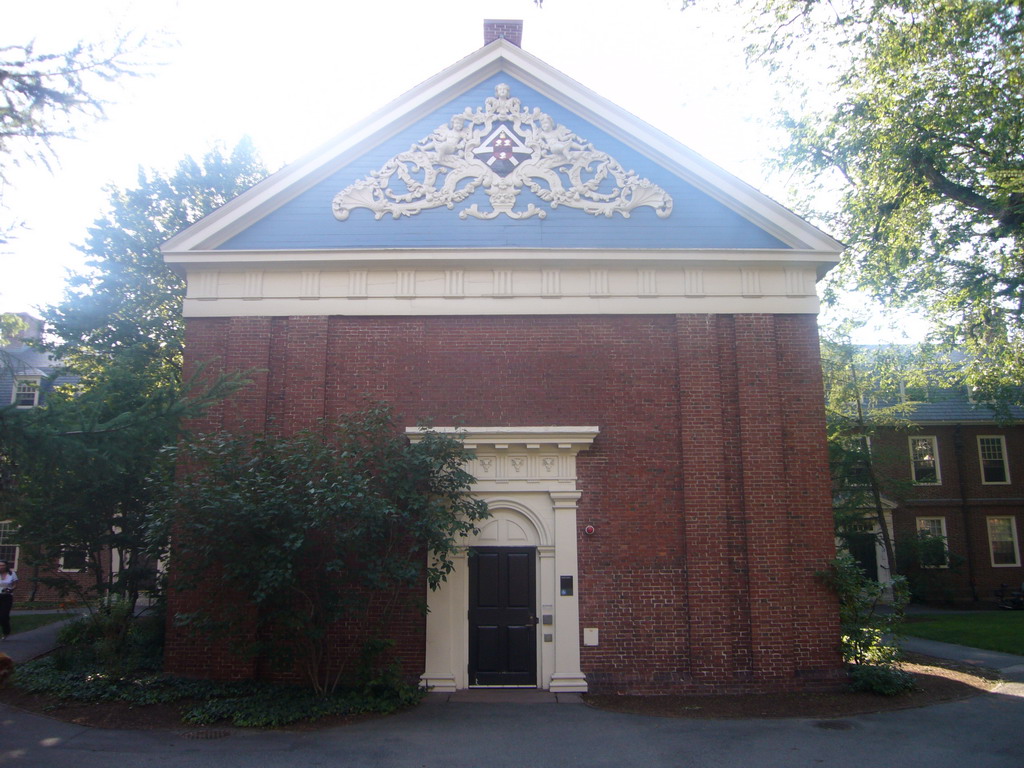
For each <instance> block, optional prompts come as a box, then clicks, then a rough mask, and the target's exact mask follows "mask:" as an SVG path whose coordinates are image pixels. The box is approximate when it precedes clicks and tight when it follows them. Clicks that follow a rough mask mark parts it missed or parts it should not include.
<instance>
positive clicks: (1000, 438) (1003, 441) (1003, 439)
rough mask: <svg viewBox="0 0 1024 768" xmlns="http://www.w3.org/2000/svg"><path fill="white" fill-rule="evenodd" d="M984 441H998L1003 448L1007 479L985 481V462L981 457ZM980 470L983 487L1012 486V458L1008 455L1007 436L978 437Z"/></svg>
mask: <svg viewBox="0 0 1024 768" xmlns="http://www.w3.org/2000/svg"><path fill="white" fill-rule="evenodd" d="M982 440H998V441H999V442H1000V444H1001V445H1002V447H1003V470H1004V471H1005V472H1006V479H1005V480H999V481H987V480H985V460H984V457H983V456H982V455H981V441H982ZM978 469H979V471H980V472H981V484H982V485H1009V484H1010V457H1009V456H1008V455H1007V453H1006V436H1005V435H978Z"/></svg>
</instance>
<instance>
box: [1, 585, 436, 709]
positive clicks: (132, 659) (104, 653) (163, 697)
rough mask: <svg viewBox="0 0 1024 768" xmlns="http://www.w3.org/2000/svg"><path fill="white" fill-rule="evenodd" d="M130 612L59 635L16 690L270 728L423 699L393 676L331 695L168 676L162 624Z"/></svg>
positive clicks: (100, 616)
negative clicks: (171, 708)
mask: <svg viewBox="0 0 1024 768" xmlns="http://www.w3.org/2000/svg"><path fill="white" fill-rule="evenodd" d="M126 608H127V605H126V604H125V603H114V604H111V605H105V606H101V607H100V608H99V609H98V610H97V611H96V612H94V613H93V614H91V615H89V616H86V617H83V618H82V619H79V620H78V621H75V622H73V623H71V624H69V625H68V626H67V627H65V628H64V629H63V630H62V631H61V634H60V642H61V646H60V647H59V648H58V649H57V650H56V651H55V652H54V653H51V654H49V655H47V656H45V657H43V658H41V659H37V660H35V661H32V662H29V663H27V664H23V665H21V666H19V667H18V669H17V671H16V673H15V675H14V677H13V679H12V680H11V683H12V685H13V686H14V687H15V688H16V689H17V690H18V691H19V692H20V693H21V694H27V695H37V696H43V697H46V699H47V700H48V702H49V703H48V704H46V705H45V708H46V709H55V708H59V707H61V706H64V705H74V704H92V705H97V706H100V705H102V706H115V707H116V706H117V705H128V706H129V707H152V706H158V705H174V706H176V707H177V718H176V719H178V720H179V721H180V722H181V723H186V724H190V725H211V724H214V723H221V722H227V723H230V724H231V725H235V726H240V727H264V728H266V727H280V726H283V725H289V724H291V723H295V722H298V721H313V720H317V719H320V718H323V717H328V716H332V715H333V716H338V715H362V714H387V713H390V712H395V711H397V710H400V709H403V708H405V707H408V706H411V705H413V704H415V703H416V702H418V701H419V700H420V698H421V696H422V693H421V692H420V691H419V689H418V688H416V687H415V686H413V685H409V684H407V683H406V682H405V681H403V680H400V679H398V678H395V677H393V676H389V675H387V674H384V675H379V676H377V677H375V678H371V679H367V680H365V681H364V682H362V683H361V684H360V685H359V686H357V687H348V688H338V689H337V690H335V691H334V692H332V693H331V694H329V695H322V694H317V693H316V692H314V691H313V690H311V689H310V688H308V687H301V688H300V687H296V686H284V685H275V684H272V683H266V682H257V681H243V682H218V681H212V680H192V679H185V678H178V677H173V676H170V675H165V674H162V673H161V671H160V669H161V662H162V658H161V651H162V647H163V625H164V618H163V617H162V616H161V615H159V614H154V615H150V616H142V617H139V616H133V617H131V618H130V620H129V621H127V622H126V621H125V619H124V616H123V615H122V614H123V612H124V611H125V610H126ZM125 627H127V628H128V629H127V630H125Z"/></svg>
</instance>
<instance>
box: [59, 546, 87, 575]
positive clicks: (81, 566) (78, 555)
mask: <svg viewBox="0 0 1024 768" xmlns="http://www.w3.org/2000/svg"><path fill="white" fill-rule="evenodd" d="M88 563H89V554H88V553H87V552H86V551H85V550H84V549H65V550H63V551H62V552H61V553H60V564H59V566H58V567H59V568H60V570H62V571H65V572H67V571H71V572H74V573H79V572H81V571H84V570H85V569H86V566H87V565H88Z"/></svg>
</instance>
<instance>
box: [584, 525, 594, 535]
mask: <svg viewBox="0 0 1024 768" xmlns="http://www.w3.org/2000/svg"><path fill="white" fill-rule="evenodd" d="M583 532H584V533H585V534H587V536H593V535H594V526H592V525H588V526H587V527H586V528H584V529H583Z"/></svg>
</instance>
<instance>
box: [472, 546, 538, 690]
mask: <svg viewBox="0 0 1024 768" xmlns="http://www.w3.org/2000/svg"><path fill="white" fill-rule="evenodd" d="M536 561H537V555H536V550H535V549H534V548H532V547H477V548H475V549H474V550H473V554H472V555H470V557H469V684H470V685H523V686H535V685H536V684H537V618H536V617H537V612H536V581H537V565H536Z"/></svg>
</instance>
